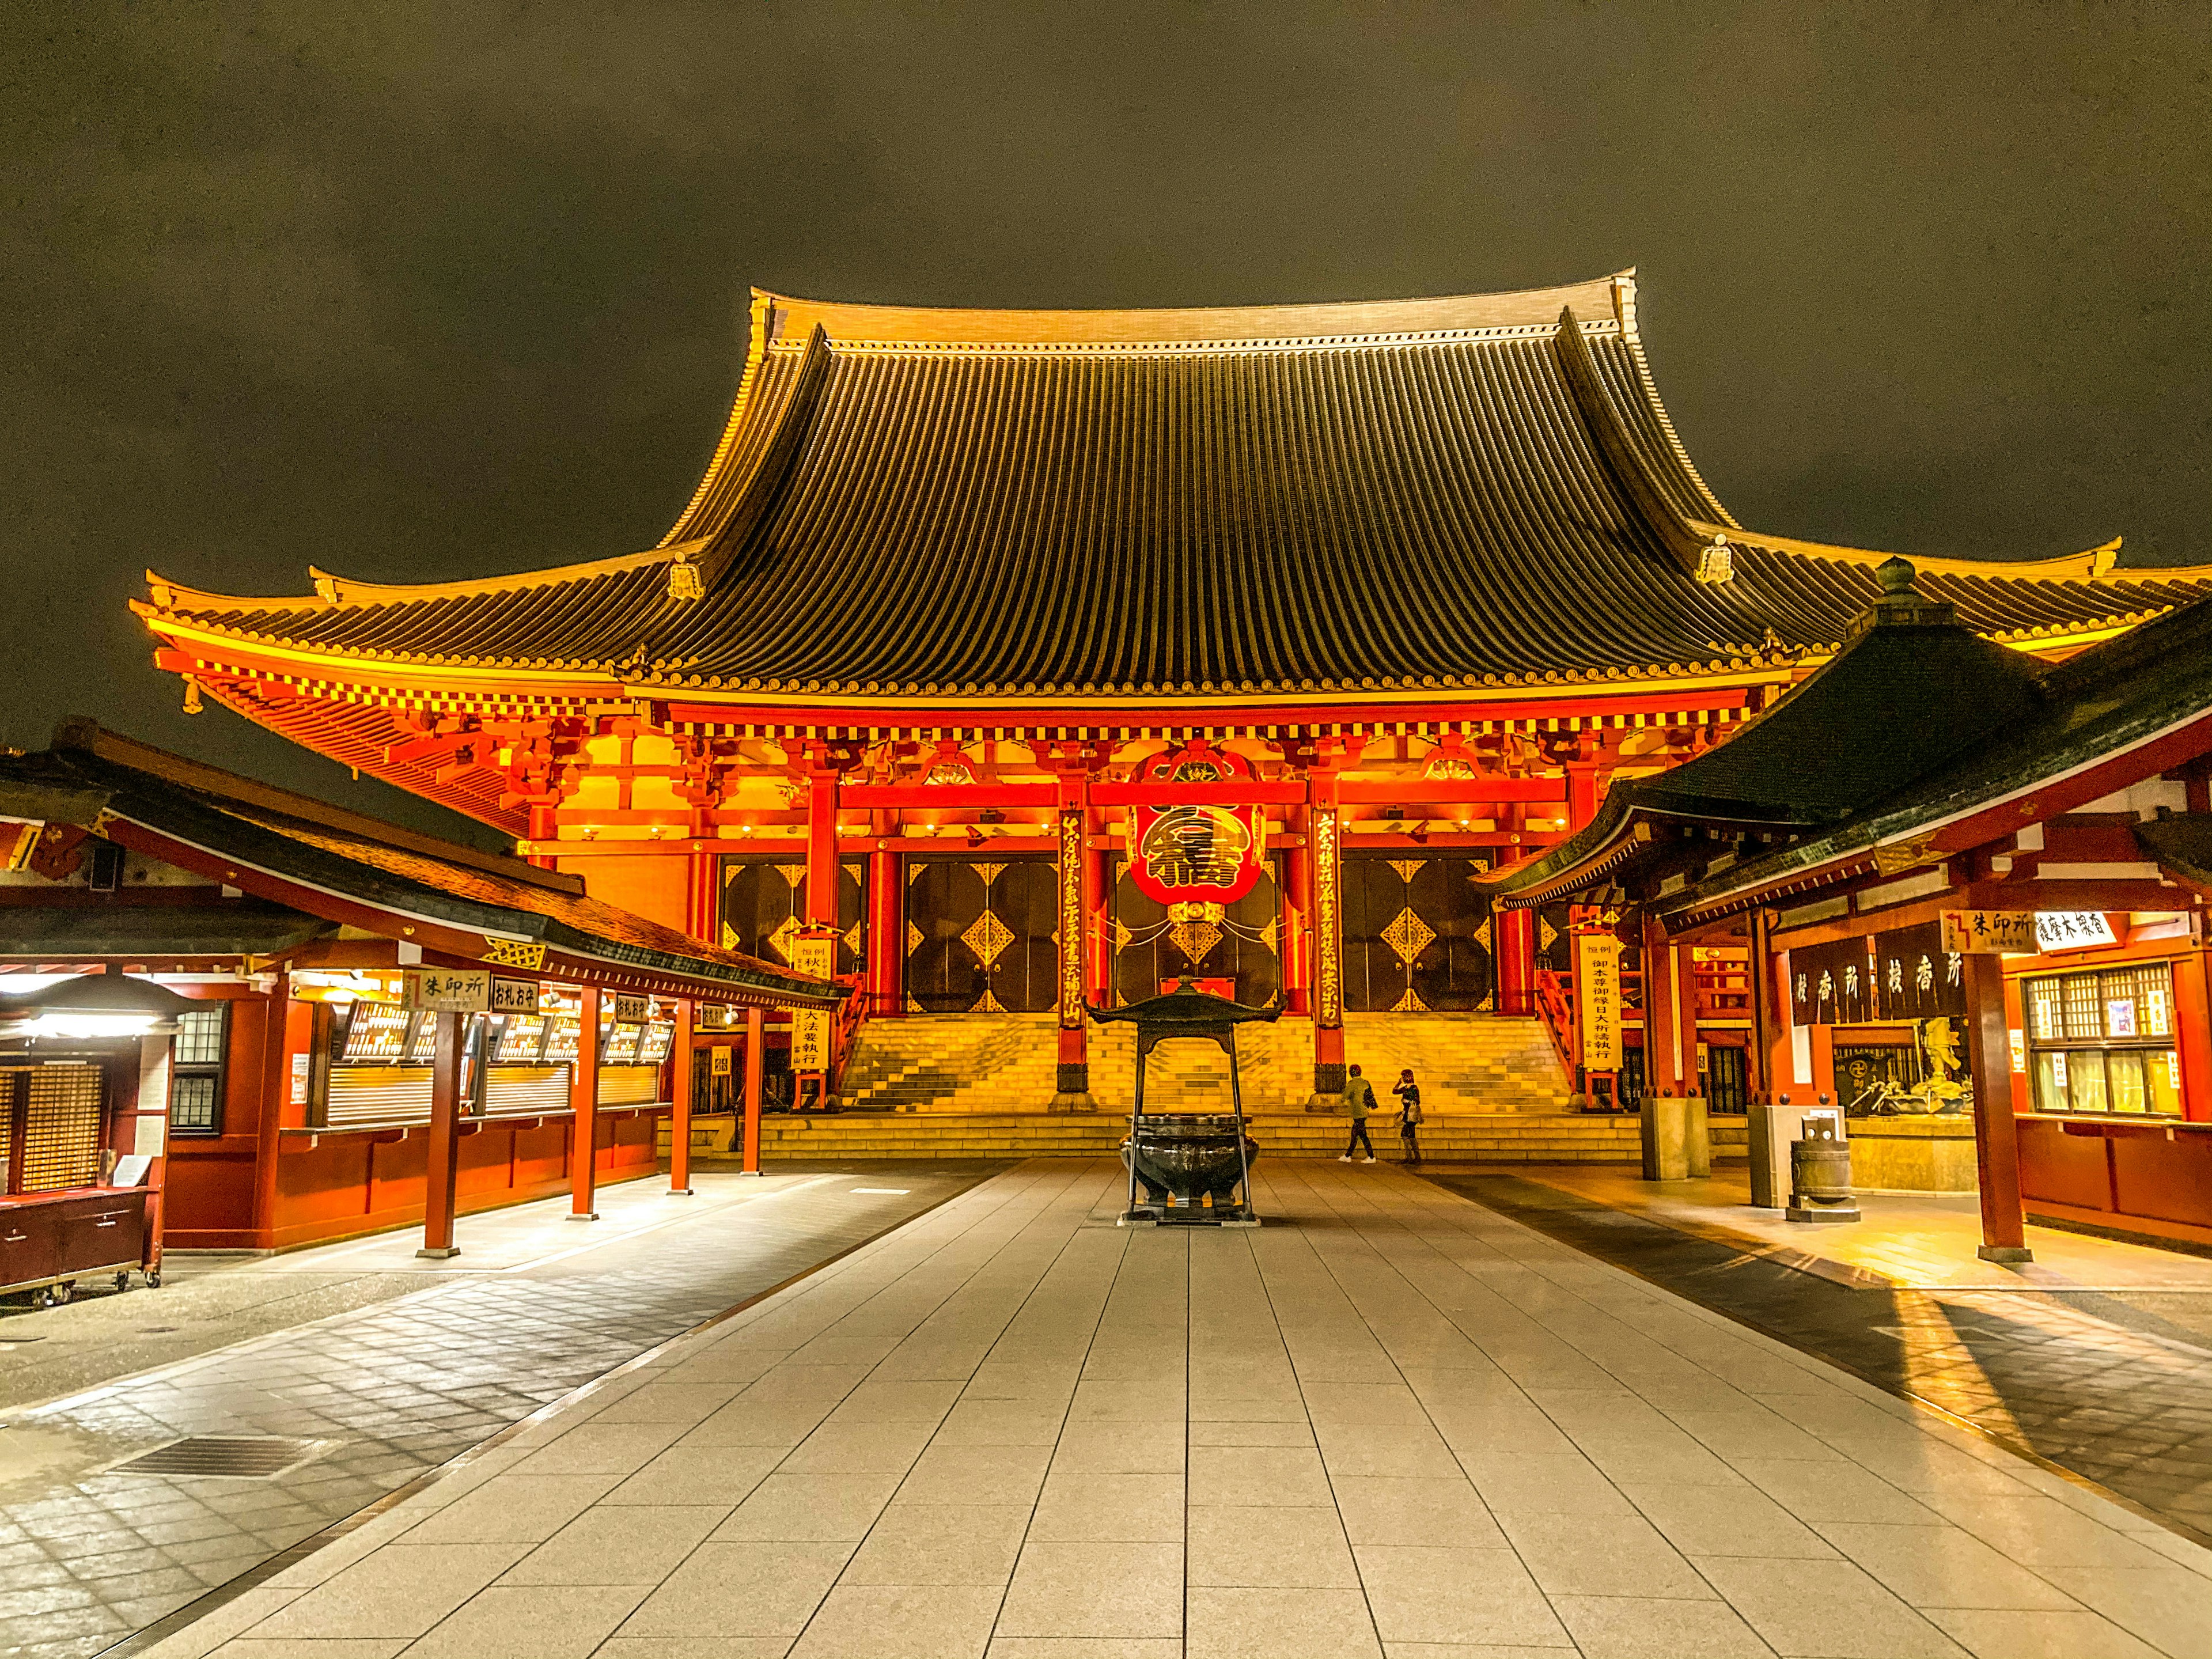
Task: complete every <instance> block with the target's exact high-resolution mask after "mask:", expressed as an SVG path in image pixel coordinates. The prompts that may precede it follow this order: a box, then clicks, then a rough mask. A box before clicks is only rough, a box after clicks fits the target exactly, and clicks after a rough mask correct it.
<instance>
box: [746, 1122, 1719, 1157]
mask: <svg viewBox="0 0 2212 1659" xmlns="http://www.w3.org/2000/svg"><path fill="white" fill-rule="evenodd" d="M1249 1122H1250V1126H1251V1132H1252V1136H1253V1139H1255V1140H1257V1141H1258V1142H1259V1143H1260V1146H1261V1152H1263V1153H1265V1154H1267V1155H1268V1156H1271V1157H1275V1158H1334V1157H1336V1156H1338V1155H1339V1154H1340V1152H1342V1150H1343V1147H1344V1143H1345V1140H1346V1138H1347V1136H1348V1134H1349V1123H1348V1121H1347V1120H1346V1119H1345V1118H1342V1117H1339V1116H1333V1115H1326V1114H1316V1115H1304V1114H1299V1115H1289V1114H1262V1115H1256V1116H1254V1117H1252V1118H1251V1119H1249ZM1126 1131H1127V1121H1126V1120H1125V1119H1122V1118H1121V1117H1118V1116H1114V1115H1107V1114H1104V1113H1099V1114H1096V1115H1091V1114H1085V1115H1068V1116H1060V1115H1043V1114H1037V1113H960V1114H951V1113H941V1114H932V1115H928V1116H926V1117H924V1116H920V1115H908V1114H897V1113H851V1114H840V1115H832V1116H828V1117H797V1118H793V1117H784V1116H775V1117H770V1118H769V1119H767V1120H766V1121H763V1124H762V1137H761V1146H762V1156H763V1158H768V1159H777V1158H979V1157H991V1158H1053V1157H1085V1158H1092V1157H1102V1156H1105V1157H1110V1156H1112V1155H1114V1153H1115V1152H1116V1150H1117V1149H1118V1148H1119V1146H1120V1145H1121V1139H1122V1136H1123V1134H1124V1133H1126ZM1370 1133H1371V1134H1372V1135H1373V1138H1374V1139H1375V1141H1376V1146H1377V1148H1378V1150H1382V1151H1385V1152H1390V1153H1393V1154H1395V1146H1392V1145H1391V1144H1390V1143H1392V1142H1394V1141H1395V1139H1396V1137H1395V1133H1393V1132H1392V1131H1391V1130H1390V1128H1389V1124H1388V1123H1387V1121H1383V1120H1382V1119H1379V1118H1378V1119H1376V1120H1373V1121H1370ZM1712 1138H1713V1146H1714V1149H1715V1151H1716V1152H1717V1153H1718V1154H1719V1155H1721V1156H1723V1157H1733V1156H1740V1155H1741V1152H1742V1151H1743V1148H1744V1146H1745V1129H1744V1126H1743V1125H1742V1124H1741V1121H1737V1122H1729V1121H1726V1120H1722V1121H1716V1122H1715V1123H1714V1124H1713V1125H1712ZM1421 1142H1422V1149H1423V1151H1424V1152H1425V1154H1426V1155H1427V1156H1428V1157H1430V1158H1434V1159H1437V1160H1450V1161H1455V1162H1477V1163H1491V1162H1495V1163H1623V1164H1632V1163H1635V1162H1637V1161H1638V1158H1640V1156H1641V1146H1640V1140H1639V1137H1638V1125H1637V1122H1636V1120H1635V1119H1634V1118H1631V1117H1608V1116H1585V1115H1550V1114H1547V1115H1541V1116H1538V1115H1526V1116H1520V1117H1513V1116H1508V1115H1500V1114H1483V1115H1479V1116H1467V1117H1431V1119H1430V1120H1429V1121H1428V1122H1426V1123H1425V1124H1424V1125H1423V1126H1422V1130H1421Z"/></svg>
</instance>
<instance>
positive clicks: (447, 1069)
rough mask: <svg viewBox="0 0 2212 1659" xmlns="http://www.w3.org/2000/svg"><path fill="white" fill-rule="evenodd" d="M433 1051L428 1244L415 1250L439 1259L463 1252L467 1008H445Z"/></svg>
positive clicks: (425, 1194) (425, 1191) (425, 1204)
mask: <svg viewBox="0 0 2212 1659" xmlns="http://www.w3.org/2000/svg"><path fill="white" fill-rule="evenodd" d="M437 1018H438V1035H437V1039H436V1042H435V1046H434V1047H433V1048H432V1049H431V1051H430V1152H429V1171H428V1178H427V1179H426V1180H425V1181H424V1182H423V1186H422V1249H419V1250H417V1251H416V1252H415V1254H416V1255H427V1256H428V1257H430V1258H431V1259H432V1260H434V1261H445V1260H447V1258H449V1257H452V1256H457V1255H459V1254H460V1253H461V1249H460V1246H459V1245H458V1244H456V1243H453V1208H454V1202H455V1199H456V1197H457V1195H458V1194H459V1190H460V1187H459V1178H460V1163H461V1043H462V1040H463V1038H464V1037H465V1035H466V1034H467V1031H468V1027H469V1017H468V1016H467V1015H466V1014H452V1013H441V1014H440V1015H439V1016H438V1017H437Z"/></svg>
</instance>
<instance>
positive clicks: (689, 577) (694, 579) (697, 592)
mask: <svg viewBox="0 0 2212 1659" xmlns="http://www.w3.org/2000/svg"><path fill="white" fill-rule="evenodd" d="M706 596H707V589H706V587H705V586H704V584H702V582H701V581H700V580H699V567H698V566H697V565H696V564H695V563H694V562H692V561H691V560H690V559H689V558H687V557H682V556H678V557H677V558H674V559H671V560H670V561H669V562H668V597H669V598H670V599H704V598H705V597H706Z"/></svg>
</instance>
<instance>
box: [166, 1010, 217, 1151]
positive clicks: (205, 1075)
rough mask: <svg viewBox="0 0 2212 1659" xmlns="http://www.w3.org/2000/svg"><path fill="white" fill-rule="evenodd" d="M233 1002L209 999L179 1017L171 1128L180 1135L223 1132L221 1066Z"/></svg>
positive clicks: (173, 1045) (172, 1060) (172, 1048)
mask: <svg viewBox="0 0 2212 1659" xmlns="http://www.w3.org/2000/svg"><path fill="white" fill-rule="evenodd" d="M229 1036H230V1005H229V1004H228V1002H210V1003H209V1004H208V1005H206V1006H204V1007H200V1008H193V1009H189V1010H187V1011H186V1012H184V1013H182V1014H179V1015H178V1016H177V1035H176V1036H174V1037H173V1039H171V1042H170V1045H169V1127H170V1129H171V1131H172V1132H173V1133H177V1134H181V1135H219V1134H221V1133H222V1066H223V1057H224V1054H225V1051H226V1050H227V1049H228V1047H229Z"/></svg>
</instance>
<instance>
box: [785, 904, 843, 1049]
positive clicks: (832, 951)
mask: <svg viewBox="0 0 2212 1659" xmlns="http://www.w3.org/2000/svg"><path fill="white" fill-rule="evenodd" d="M789 949H790V954H791V965H792V968H793V971H794V972H797V973H801V974H808V975H812V976H813V977H814V978H816V979H827V978H829V975H831V974H832V973H834V972H835V971H836V951H837V939H836V935H835V934H832V933H825V934H823V936H822V937H821V938H819V939H805V938H801V939H793V940H792V941H791V945H790V947H789ZM791 1069H792V1070H793V1071H794V1072H826V1071H828V1070H829V1011H828V1010H827V1009H823V1008H794V1009H793V1010H792V1011H791Z"/></svg>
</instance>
